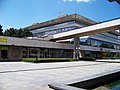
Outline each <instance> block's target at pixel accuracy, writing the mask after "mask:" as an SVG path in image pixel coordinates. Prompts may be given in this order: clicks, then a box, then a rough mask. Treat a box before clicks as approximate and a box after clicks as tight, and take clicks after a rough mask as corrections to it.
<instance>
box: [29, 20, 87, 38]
mask: <svg viewBox="0 0 120 90" xmlns="http://www.w3.org/2000/svg"><path fill="white" fill-rule="evenodd" d="M83 26H86V25H85V24H83V23H81V22H77V21H70V22H65V23H61V24H57V25H53V26H47V27H44V28H40V29H37V30H33V31H31V32H32V33H33V34H34V36H36V37H41V36H48V35H51V34H55V33H60V32H65V31H69V30H74V29H77V28H80V27H83Z"/></svg>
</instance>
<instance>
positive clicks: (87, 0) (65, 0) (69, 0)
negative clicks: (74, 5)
mask: <svg viewBox="0 0 120 90" xmlns="http://www.w3.org/2000/svg"><path fill="white" fill-rule="evenodd" d="M73 1H75V2H78V3H80V2H86V3H88V2H91V1H94V0H63V2H73Z"/></svg>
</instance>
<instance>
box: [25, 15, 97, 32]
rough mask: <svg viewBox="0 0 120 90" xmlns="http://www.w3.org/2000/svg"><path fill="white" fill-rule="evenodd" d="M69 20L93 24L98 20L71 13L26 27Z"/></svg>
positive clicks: (32, 28)
mask: <svg viewBox="0 0 120 90" xmlns="http://www.w3.org/2000/svg"><path fill="white" fill-rule="evenodd" d="M69 21H79V22H82V23H85V24H87V25H93V24H95V23H97V22H95V21H93V20H91V19H89V18H86V17H84V16H81V15H79V14H71V15H64V16H61V17H58V18H55V19H52V20H49V21H45V22H41V23H36V24H33V25H30V26H28V27H25V28H27V29H28V30H35V29H38V28H42V27H47V26H51V25H56V24H60V23H64V22H69Z"/></svg>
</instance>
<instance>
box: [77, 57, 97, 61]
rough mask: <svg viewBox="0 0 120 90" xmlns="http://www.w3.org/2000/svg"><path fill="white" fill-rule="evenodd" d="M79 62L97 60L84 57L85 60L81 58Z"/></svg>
mask: <svg viewBox="0 0 120 90" xmlns="http://www.w3.org/2000/svg"><path fill="white" fill-rule="evenodd" d="M79 60H83V61H95V60H96V59H95V58H92V57H83V58H79Z"/></svg>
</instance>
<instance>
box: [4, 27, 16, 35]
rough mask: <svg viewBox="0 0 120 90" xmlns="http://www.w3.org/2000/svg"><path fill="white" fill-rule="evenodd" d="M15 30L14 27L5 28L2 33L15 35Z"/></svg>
mask: <svg viewBox="0 0 120 90" xmlns="http://www.w3.org/2000/svg"><path fill="white" fill-rule="evenodd" d="M16 30H17V29H14V28H10V29H7V30H5V32H4V35H5V36H11V37H16Z"/></svg>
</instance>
